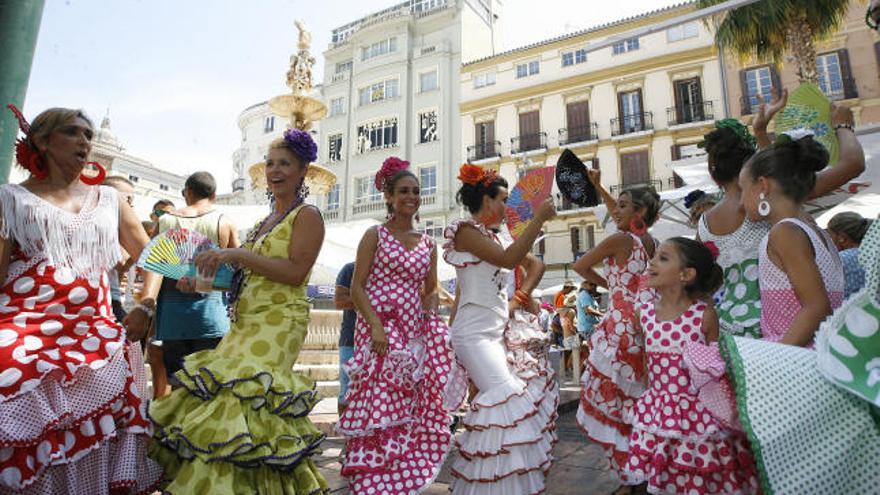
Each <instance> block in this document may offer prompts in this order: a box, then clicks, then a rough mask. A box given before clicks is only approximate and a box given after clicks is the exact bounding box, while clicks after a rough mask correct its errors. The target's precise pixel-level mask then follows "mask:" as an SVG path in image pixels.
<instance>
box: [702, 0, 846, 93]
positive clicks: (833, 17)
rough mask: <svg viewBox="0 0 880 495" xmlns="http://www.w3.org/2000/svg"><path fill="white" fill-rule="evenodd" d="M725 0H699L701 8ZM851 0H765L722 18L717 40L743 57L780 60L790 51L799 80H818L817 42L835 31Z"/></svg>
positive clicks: (728, 13) (723, 46)
mask: <svg viewBox="0 0 880 495" xmlns="http://www.w3.org/2000/svg"><path fill="white" fill-rule="evenodd" d="M724 1H725V0H697V5H698V6H699V7H700V8H705V7H709V6H712V5H715V4H719V3H722V2H724ZM849 4H850V2H849V0H762V1H760V2H758V3H754V4H752V5H749V6H746V7H740V8H738V9H736V10H733V11H730V12H727V13H726V14H723V15H721V16H720V18H719V21H720V22H719V23H718V30H717V32H716V33H715V40H716V42H717V43H718V44H719V45H720V46H721V48H722V49H727V50H730V51H732V52H733V53H735V54H737V55H739V56H740V57H743V58H747V57H751V56H754V57H755V58H757V59H758V60H761V61H772V62H775V63H779V62H781V61H782V57H783V54H785V53H786V51H788V52H789V53H790V54H791V55H792V57H793V58H794V61H795V63H796V64H797V74H798V78H799V79H800V82H802V83H803V82H812V83H817V82H818V75H817V70H816V48H815V45H814V42H815V41H817V40H820V39H822V38H824V37H826V36H828V35H830V34H832V33H834V32H835V31H836V30H837V28H838V27H839V26H840V24H841V22H842V21H843V19H844V17H846V13H847V10H848V9H849Z"/></svg>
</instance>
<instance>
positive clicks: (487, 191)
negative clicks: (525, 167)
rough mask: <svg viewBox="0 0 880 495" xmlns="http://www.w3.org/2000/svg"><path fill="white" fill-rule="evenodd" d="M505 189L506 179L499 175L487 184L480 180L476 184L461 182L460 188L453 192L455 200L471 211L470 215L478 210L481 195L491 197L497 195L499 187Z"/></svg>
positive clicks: (481, 202) (480, 203) (481, 198)
mask: <svg viewBox="0 0 880 495" xmlns="http://www.w3.org/2000/svg"><path fill="white" fill-rule="evenodd" d="M502 187H503V188H505V189H507V187H508V186H507V179H505V178H504V177H501V176H500V175H499V176H497V177H495V180H493V181H492V182H491V183H490V184H489V185H488V186H486V185H484V184H483V183H482V182H478V183H477V185H475V186H472V185H470V184H466V183H463V184H462V185H461V188H459V190H458V192H457V193H456V194H455V200H456V201H457V202H458V204H460V205H464V206H465V208H467V209H468V211H469V212H471V215H473V214H474V213H476V212H478V211H480V207H482V206H483V196H489V197H490V198H492V199H495V198H496V197H498V193H499V192H500V191H501V188H502Z"/></svg>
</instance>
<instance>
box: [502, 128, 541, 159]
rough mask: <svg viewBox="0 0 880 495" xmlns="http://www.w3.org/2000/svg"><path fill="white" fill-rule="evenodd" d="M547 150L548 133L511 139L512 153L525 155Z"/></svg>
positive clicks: (524, 135)
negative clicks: (528, 152)
mask: <svg viewBox="0 0 880 495" xmlns="http://www.w3.org/2000/svg"><path fill="white" fill-rule="evenodd" d="M546 148H547V133H546V132H539V133H536V134H523V135H521V136H517V137H513V138H510V153H511V154H514V153H525V152H526V151H534V150H540V149H546Z"/></svg>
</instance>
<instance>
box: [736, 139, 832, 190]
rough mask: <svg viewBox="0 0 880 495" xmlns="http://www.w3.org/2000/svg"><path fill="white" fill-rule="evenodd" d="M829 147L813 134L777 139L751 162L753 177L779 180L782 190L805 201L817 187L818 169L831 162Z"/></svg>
mask: <svg viewBox="0 0 880 495" xmlns="http://www.w3.org/2000/svg"><path fill="white" fill-rule="evenodd" d="M828 159H829V155H828V150H826V149H825V146H823V145H822V143H820V142H819V141H816V140H815V139H813V136H806V137H803V138H801V139H798V140H791V139H784V140H782V141H779V140H777V142H776V144H774V145H772V146H770V147H769V148H765V149H763V150H761V151H760V152H758V154H756V155H755V156H754V157H753V158H752V159H751V160H750V161H749V163H748V169H749V174H750V175H751V177H752V180H757V179H758V177H767V178H770V179H775V180H776V182H778V183H779V185H780V187H781V188H782V193H783V194H784V195H785V196H787V197H789V198H791V199H792V200H794V201H797V202H801V201H803V200H804V199H806V198H807V196H809V195H810V193H811V192H812V191H813V188H814V187H815V186H816V172H818V171H820V170H822V169H823V168H825V165H827V164H828Z"/></svg>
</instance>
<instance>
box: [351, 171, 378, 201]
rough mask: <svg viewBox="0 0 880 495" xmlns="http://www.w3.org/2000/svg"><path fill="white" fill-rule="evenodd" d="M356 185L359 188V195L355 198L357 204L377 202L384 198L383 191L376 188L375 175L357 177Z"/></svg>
mask: <svg viewBox="0 0 880 495" xmlns="http://www.w3.org/2000/svg"><path fill="white" fill-rule="evenodd" d="M354 185H355V189H356V190H357V196H355V198H354V203H355V204H361V203H375V202H377V201H381V200H382V192H381V191H379V190H378V189H376V176H375V175H368V176H366V177H358V178H357V179H355V183H354Z"/></svg>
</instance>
